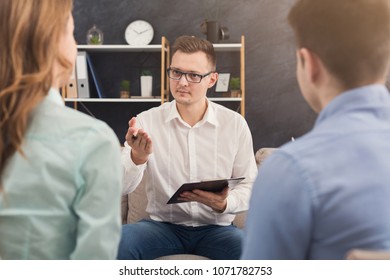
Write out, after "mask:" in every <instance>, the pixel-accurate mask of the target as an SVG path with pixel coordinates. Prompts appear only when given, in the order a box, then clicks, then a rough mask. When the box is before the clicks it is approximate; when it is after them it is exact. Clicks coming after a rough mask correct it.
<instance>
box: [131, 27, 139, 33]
mask: <svg viewBox="0 0 390 280" xmlns="http://www.w3.org/2000/svg"><path fill="white" fill-rule="evenodd" d="M131 30H133V31H134V32H135V33H137V34H141V33H139V32H138V31H137V30H135V29H134V28H132V27H131Z"/></svg>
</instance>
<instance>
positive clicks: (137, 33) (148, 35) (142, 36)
mask: <svg viewBox="0 0 390 280" xmlns="http://www.w3.org/2000/svg"><path fill="white" fill-rule="evenodd" d="M153 35H154V31H153V27H152V25H151V24H150V23H149V22H147V21H144V20H136V21H133V22H132V23H130V24H129V25H128V26H127V28H126V31H125V39H126V42H127V43H128V44H129V45H133V46H140V45H147V44H149V43H150V42H151V41H152V39H153Z"/></svg>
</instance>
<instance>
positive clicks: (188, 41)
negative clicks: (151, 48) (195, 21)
mask: <svg viewBox="0 0 390 280" xmlns="http://www.w3.org/2000/svg"><path fill="white" fill-rule="evenodd" d="M177 51H181V52H183V53H187V54H192V53H196V52H203V53H205V54H206V56H207V59H208V61H209V62H210V64H211V66H212V67H213V69H210V70H211V71H215V70H216V69H215V68H216V64H217V57H216V54H215V51H214V47H213V44H212V43H210V42H209V41H207V40H204V39H200V38H197V37H194V36H186V35H184V36H180V37H178V38H177V39H176V40H175V42H174V43H173V45H172V56H173V55H174V54H175V53H176V52H177Z"/></svg>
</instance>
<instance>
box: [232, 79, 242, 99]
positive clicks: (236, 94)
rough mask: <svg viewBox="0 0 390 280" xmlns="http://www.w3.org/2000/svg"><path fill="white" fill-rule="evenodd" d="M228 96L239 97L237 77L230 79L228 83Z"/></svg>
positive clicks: (239, 84)
mask: <svg viewBox="0 0 390 280" xmlns="http://www.w3.org/2000/svg"><path fill="white" fill-rule="evenodd" d="M229 87H230V96H231V97H241V81H240V78H239V77H232V78H231V79H230V82H229Z"/></svg>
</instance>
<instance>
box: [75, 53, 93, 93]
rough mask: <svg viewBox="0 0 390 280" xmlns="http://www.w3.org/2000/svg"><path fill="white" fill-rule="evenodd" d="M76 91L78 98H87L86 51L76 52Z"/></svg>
mask: <svg viewBox="0 0 390 280" xmlns="http://www.w3.org/2000/svg"><path fill="white" fill-rule="evenodd" d="M76 77H77V93H78V97H79V98H89V97H90V95H89V83H88V69H87V53H86V52H85V51H79V52H77V58H76Z"/></svg>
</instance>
